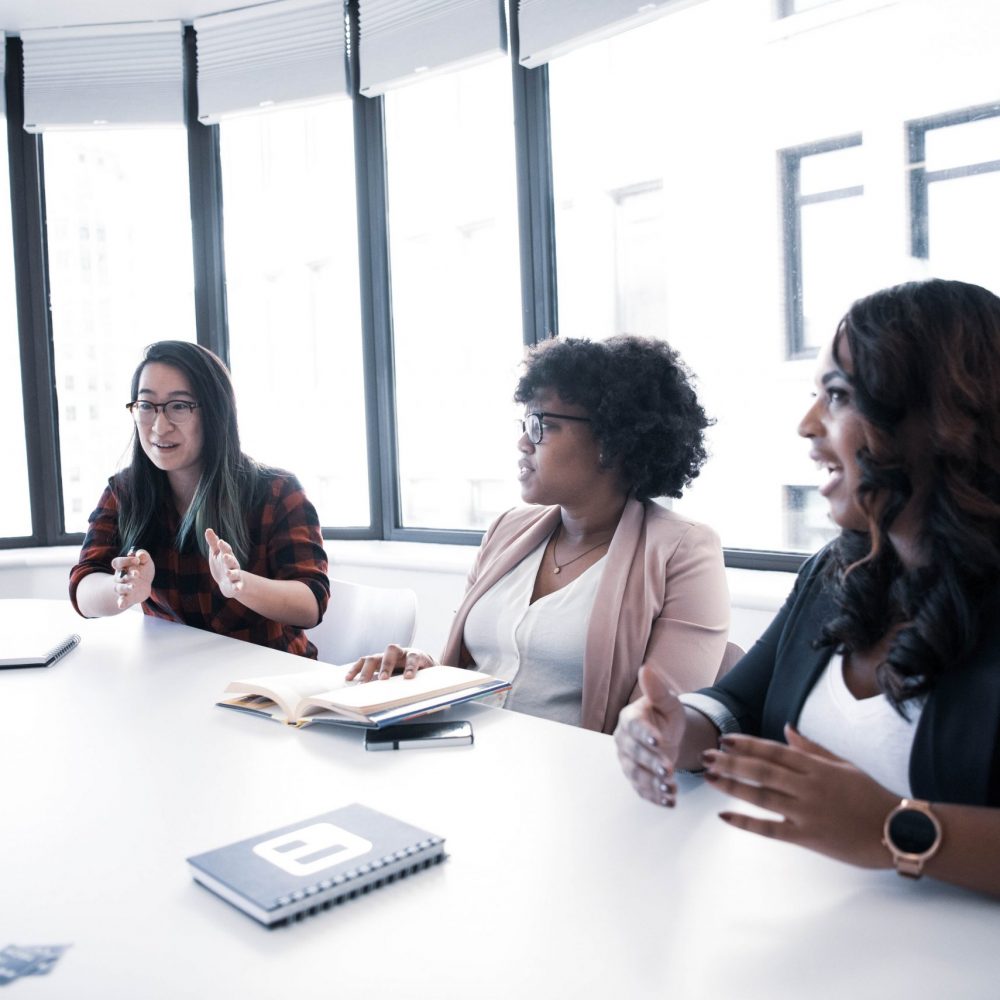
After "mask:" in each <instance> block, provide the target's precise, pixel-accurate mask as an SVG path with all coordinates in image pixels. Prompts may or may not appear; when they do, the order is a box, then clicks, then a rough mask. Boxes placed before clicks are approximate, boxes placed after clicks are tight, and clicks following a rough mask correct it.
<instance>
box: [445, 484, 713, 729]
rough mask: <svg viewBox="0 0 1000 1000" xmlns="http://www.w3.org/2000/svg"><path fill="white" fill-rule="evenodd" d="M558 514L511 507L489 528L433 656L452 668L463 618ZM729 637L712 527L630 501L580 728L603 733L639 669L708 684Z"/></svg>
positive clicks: (588, 652) (613, 556)
mask: <svg viewBox="0 0 1000 1000" xmlns="http://www.w3.org/2000/svg"><path fill="white" fill-rule="evenodd" d="M558 521H559V508H558V507H515V508H513V509H512V510H509V511H507V512H506V513H505V514H501V515H500V517H498V518H497V519H496V521H494V522H493V524H492V525H490V528H489V530H488V531H487V532H486V536H485V537H484V538H483V543H482V545H481V546H480V548H479V554H478V555H477V557H476V561H475V563H474V565H473V567H472V571H471V572H470V574H469V582H468V589H467V590H466V593H465V597H464V599H463V600H462V603H461V605H460V606H459V608H458V611H457V612H456V613H455V620H454V622H453V623H452V627H451V633H450V635H449V636H448V642H447V644H446V645H445V649H444V652H443V653H442V654H441V662H442V663H452V664H457V663H459V661H460V657H461V651H462V636H463V633H464V630H465V620H466V618H467V617H468V615H469V609H470V608H471V607H472V606H473V604H475V603H476V601H478V600H479V598H480V597H481V596H482V595H483V594H484V593H485V592H486V591H487V590H489V589H490V587H492V586H493V585H494V584H495V583H496V582H497V581H498V580H499V579H500V578H501V577H503V576H504V575H505V574H506V573H508V572H509V571H510V570H511V569H513V567H514V566H516V565H517V564H518V563H519V562H520V561H521V560H522V559H523V558H524V557H525V556H527V555H528V554H529V553H530V552H532V551H533V550H534V549H536V548H538V546H539V545H541V544H542V543H543V542H544V541H545V540H546V539H547V538H548V536H549V535H550V534H552V532H553V531H554V530H555V526H556V524H557V523H558ZM728 632H729V592H728V589H727V587H726V576H725V570H724V567H723V562H722V547H721V545H720V543H719V538H718V536H717V535H716V534H715V532H714V531H712V529H711V528H708V527H706V526H705V525H703V524H698V523H697V522H695V521H689V520H688V519H687V518H685V517H682V516H681V515H679V514H675V513H674V512H673V511H669V510H666V509H665V508H663V507H660V506H659V505H658V504H655V503H651V502H646V503H640V502H639V501H637V500H629V501H628V503H627V504H626V505H625V510H624V511H623V513H622V518H621V521H619V523H618V529H617V530H616V531H615V534H614V537H613V538H612V539H611V545H610V547H609V548H608V555H607V563H606V564H605V567H604V572H603V573H602V575H601V582H600V584H599V585H598V590H597V597H596V599H595V601H594V610H593V613H592V614H591V618H590V625H589V627H588V629H587V641H586V646H585V651H584V661H583V706H582V714H581V724H582V725H583V727H584V728H586V729H594V730H597V731H599V732H605V733H610V732H613V731H614V728H615V725H616V724H617V722H618V713H619V712H620V711H621V710H622V709H623V708H624V707H625V705H627V704H628V703H629V702H630V701H632V700H634V699H635V698H637V697H638V696H639V689H638V684H637V677H638V673H639V667H640V666H642V664H644V663H645V664H651V665H652V666H654V667H655V668H656V669H657V670H659V671H661V672H662V673H663V674H664V675H665V676H666V677H667V678H669V680H670V682H671V684H672V685H673V686H674V687H675V688H676V689H677V690H678V691H694V690H696V689H697V688H700V687H705V686H706V685H708V684H711V683H712V682H713V681H714V680H715V675H716V673H717V671H718V669H719V664H720V663H721V661H722V655H723V653H724V651H725V648H726V638H727V635H728Z"/></svg>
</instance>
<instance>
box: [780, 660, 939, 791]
mask: <svg viewBox="0 0 1000 1000" xmlns="http://www.w3.org/2000/svg"><path fill="white" fill-rule="evenodd" d="M923 707H924V704H923V700H922V699H914V700H913V701H910V702H907V704H906V706H905V708H906V713H907V715H908V716H909V719H904V718H903V717H902V716H901V715H900V714H899V712H897V711H896V709H895V708H893V707H892V703H891V702H890V701H889V699H888V698H886V696H885V695H884V694H878V695H875V696H874V697H871V698H855V697H854V695H853V694H851V692H850V690H849V689H848V687H847V684H846V683H845V682H844V659H843V657H842V656H841V655H840V653H834V654H833V656H831V657H830V662H829V663H828V664H827V666H826V669H825V670H824V671H823V674H822V675H821V676H820V678H819V680H817V681H816V683H815V685H814V686H813V689H812V691H810V692H809V697H808V698H806V701H805V704H804V705H803V706H802V712H801V714H800V715H799V725H798V729H799V732H800V733H802V735H803V736H806V737H808V738H809V739H811V740H813V741H814V742H816V743H819V744H820V745H821V746H823V747H826V749H827V750H829V751H830V752H831V753H835V754H836V755H837V756H838V757H843V758H844V759H845V760H848V761H850V762H851V763H852V764H854V765H856V766H857V767H859V768H861V770H862V771H865V772H866V773H868V774H870V775H871V776H872V777H873V778H874V779H875V780H876V781H877V782H878V783H879V784H880V785H883V786H884V787H885V788H888V789H889V791H891V792H895V793H896V794H897V795H899V796H900V797H901V798H910V797H911V792H910V753H911V751H912V749H913V734H914V732H916V728H917V722H918V721H919V720H920V713H921V712H922V711H923Z"/></svg>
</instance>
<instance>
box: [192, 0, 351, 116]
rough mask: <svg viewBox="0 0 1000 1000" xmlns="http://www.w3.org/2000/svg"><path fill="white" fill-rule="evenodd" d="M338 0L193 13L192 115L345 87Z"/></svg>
mask: <svg viewBox="0 0 1000 1000" xmlns="http://www.w3.org/2000/svg"><path fill="white" fill-rule="evenodd" d="M344 25H345V21H344V5H343V2H342V0H279V2H277V3H267V4H261V5H260V6H257V7H247V8H244V9H242V10H234V11H229V12H228V13H225V14H214V15H211V16H209V17H199V18H195V21H194V30H195V33H196V35H197V39H198V120H199V121H201V122H204V123H205V124H206V125H210V124H213V123H215V122H218V121H220V120H221V119H222V118H224V117H226V116H227V115H234V114H241V113H246V112H248V111H254V110H256V109H258V108H266V107H270V106H271V105H272V104H286V103H291V102H296V103H298V102H303V101H313V100H317V99H321V98H324V97H334V96H337V95H342V94H347V93H348V75H347V60H346V49H347V44H346V32H345V27H344Z"/></svg>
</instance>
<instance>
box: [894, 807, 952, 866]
mask: <svg viewBox="0 0 1000 1000" xmlns="http://www.w3.org/2000/svg"><path fill="white" fill-rule="evenodd" d="M942 836H943V833H942V830H941V823H940V822H939V820H938V818H937V816H935V815H934V813H933V811H932V810H931V807H930V803H929V802H922V801H920V800H919V799H903V800H902V801H901V802H900V803H899V805H898V806H896V808H895V809H893V810H892V812H890V813H889V815H888V816H886V818H885V824H884V826H883V827H882V843H883V844H885V846H886V847H888V848H889V853H890V854H891V855H892V863H893V864H894V865H895V866H896V871H897V872H899V874H900V875H905V876H906V877H907V878H920V876H921V875H923V873H924V865H925V864H926V863H927V862H928V861H929V860H930V859H931V858H933V857H934V855H935V854H937V852H938V851H939V850H940V849H941V839H942Z"/></svg>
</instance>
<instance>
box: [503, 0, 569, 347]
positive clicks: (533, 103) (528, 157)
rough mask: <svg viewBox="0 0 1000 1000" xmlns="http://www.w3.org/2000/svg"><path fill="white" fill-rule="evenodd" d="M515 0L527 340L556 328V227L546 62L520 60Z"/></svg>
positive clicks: (516, 109)
mask: <svg viewBox="0 0 1000 1000" xmlns="http://www.w3.org/2000/svg"><path fill="white" fill-rule="evenodd" d="M516 6H517V5H516V4H511V17H510V59H511V75H512V83H513V89H514V150H515V156H516V159H517V217H518V236H519V244H520V257H521V318H522V329H523V336H524V343H525V344H529V345H530V344H537V343H539V342H540V341H542V340H545V339H546V338H548V337H554V336H556V335H557V334H558V332H559V311H558V294H557V282H556V232H555V211H554V198H553V183H552V137H551V130H550V128H549V68H548V66H538V67H536V68H535V69H525V68H524V67H523V66H522V65H521V64H520V61H519V59H520V32H519V28H518V19H517V13H516V10H515V8H516Z"/></svg>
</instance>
